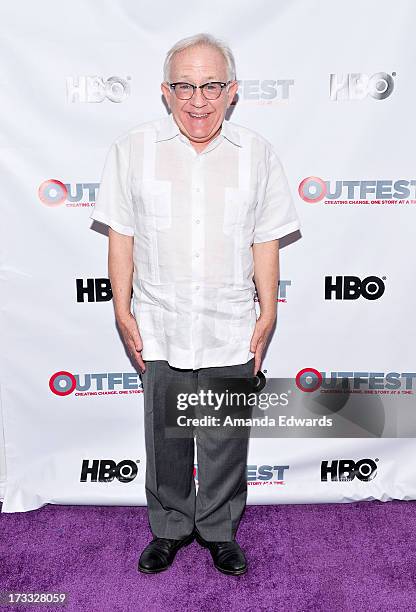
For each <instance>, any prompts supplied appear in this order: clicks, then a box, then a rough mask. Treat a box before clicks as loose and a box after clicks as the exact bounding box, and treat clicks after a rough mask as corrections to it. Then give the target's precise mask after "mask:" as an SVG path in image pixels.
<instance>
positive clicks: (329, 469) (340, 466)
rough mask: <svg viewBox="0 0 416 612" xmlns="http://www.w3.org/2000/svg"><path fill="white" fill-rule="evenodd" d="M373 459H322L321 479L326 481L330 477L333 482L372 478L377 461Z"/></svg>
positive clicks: (366, 480)
mask: <svg viewBox="0 0 416 612" xmlns="http://www.w3.org/2000/svg"><path fill="white" fill-rule="evenodd" d="M376 461H378V459H376V460H375V461H374V460H373V459H360V461H357V462H355V461H354V460H353V459H339V460H334V461H322V463H321V480H322V482H327V481H328V478H329V477H330V478H331V480H332V481H333V482H337V481H351V480H354V478H358V480H361V481H362V482H368V481H369V480H373V478H374V477H375V475H376V473H377V463H376Z"/></svg>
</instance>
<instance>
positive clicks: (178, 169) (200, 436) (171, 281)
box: [91, 34, 300, 575]
mask: <svg viewBox="0 0 416 612" xmlns="http://www.w3.org/2000/svg"><path fill="white" fill-rule="evenodd" d="M237 89H238V83H237V81H236V73H235V62H234V57H233V54H232V52H231V50H230V49H229V47H228V46H227V45H226V44H224V43H223V42H222V41H220V40H218V39H216V38H214V37H213V36H211V35H209V34H198V35H196V36H193V37H189V38H186V39H183V40H181V41H179V42H178V43H176V44H175V45H174V47H172V49H170V51H169V52H168V54H167V56H166V59H165V64H164V81H163V83H162V84H161V90H162V93H163V96H164V98H165V100H166V103H167V105H168V107H169V109H170V111H171V114H169V115H168V116H166V117H163V118H160V119H156V120H154V121H150V122H146V123H143V124H140V125H138V126H136V127H133V128H132V129H130V130H129V131H128V132H126V133H124V134H123V135H121V136H119V137H118V138H117V139H116V140H115V141H114V142H113V144H112V145H111V147H110V149H109V152H108V154H107V158H106V162H105V166H104V170H103V173H102V177H101V184H100V189H99V193H98V198H97V202H96V205H95V209H94V211H93V213H92V214H91V218H93V219H96V220H97V221H100V222H102V223H105V224H107V225H108V226H109V228H110V229H109V276H110V281H111V286H112V290H113V301H114V308H115V315H116V321H117V324H118V326H119V329H120V331H121V334H122V336H123V339H124V342H125V344H126V347H127V348H128V350H129V352H130V354H131V356H132V358H133V359H134V362H135V364H136V365H137V366H138V367H139V368H140V372H141V377H142V382H143V391H144V421H145V442H146V483H145V487H146V499H147V506H148V516H149V523H150V527H151V530H152V533H153V539H152V540H151V542H150V543H149V544H148V546H147V547H146V548H145V550H144V551H143V552H142V554H141V556H140V559H139V564H138V569H139V570H140V571H141V572H145V573H155V572H160V571H162V570H165V569H167V568H168V567H169V566H170V565H171V564H172V562H173V560H174V558H175V555H176V552H177V551H178V550H179V549H180V548H181V547H182V546H184V545H186V544H188V543H189V542H191V541H192V540H193V539H194V538H196V539H197V541H198V542H199V543H200V544H201V545H202V546H205V547H206V548H208V549H209V551H210V553H211V556H212V559H213V562H214V566H215V567H216V568H217V569H218V570H220V571H222V572H224V573H226V574H231V575H237V574H242V573H244V572H245V571H246V569H247V562H246V558H245V555H244V553H243V551H242V550H241V548H240V546H239V545H238V543H237V542H236V540H235V536H236V531H237V528H238V525H239V522H240V518H241V516H242V513H243V511H244V508H245V504H246V498H247V477H246V463H247V449H248V436H244V435H241V436H234V437H232V436H227V434H224V432H223V433H222V434H216V433H215V431H213V430H214V429H215V428H211V429H209V428H205V429H204V428H203V427H198V426H196V427H195V431H194V434H195V436H196V445H197V458H198V490H197V491H196V485H195V479H194V476H193V469H194V439H193V437H191V436H188V437H177V438H174V437H167V436H166V435H165V433H166V432H165V418H166V410H165V409H166V390H167V388H168V386H169V385H170V384H172V383H180V382H183V383H184V384H185V383H186V384H187V385H188V387H189V386H190V388H193V389H195V390H197V389H198V388H199V386H200V385H201V384H202V383H203V380H206V377H207V376H209V375H214V376H218V377H222V376H225V377H240V378H247V377H251V376H254V375H255V374H256V373H257V372H258V370H259V368H260V365H261V361H262V353H263V349H264V347H265V344H266V341H267V339H268V337H269V335H270V332H271V330H272V327H273V325H274V323H275V320H276V295H277V283H278V273H279V269H278V261H279V259H278V256H279V250H278V249H279V240H278V239H279V238H281V237H282V236H284V235H286V234H288V233H290V232H293V231H295V230H297V229H298V228H299V227H300V223H299V219H298V216H297V214H296V210H295V207H294V204H293V200H292V198H291V194H290V190H289V187H288V184H287V179H286V176H285V173H284V170H283V166H282V164H281V162H280V160H279V158H278V156H277V154H276V153H275V151H274V150H273V148H272V146H271V144H270V143H269V142H268V141H267V140H266V139H265V138H263V137H262V136H261V135H259V134H258V133H256V132H254V131H252V130H250V129H248V128H246V127H242V126H240V125H238V124H235V123H233V122H231V121H228V120H226V119H225V113H226V111H227V109H228V108H229V107H230V105H231V103H232V101H233V99H234V97H235V94H236V92H237ZM253 280H254V282H253ZM254 283H255V285H254ZM132 288H133V307H132V310H133V314H132V312H131V309H130V306H131V292H132ZM255 289H257V294H258V298H259V305H260V316H259V318H257V317H256V311H255V306H254V299H253V298H254V294H255Z"/></svg>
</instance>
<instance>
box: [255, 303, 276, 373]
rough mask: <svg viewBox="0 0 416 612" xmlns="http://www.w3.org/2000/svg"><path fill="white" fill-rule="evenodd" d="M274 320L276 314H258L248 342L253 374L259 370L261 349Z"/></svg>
mask: <svg viewBox="0 0 416 612" xmlns="http://www.w3.org/2000/svg"><path fill="white" fill-rule="evenodd" d="M275 321H276V315H274V316H273V315H271V316H270V315H260V316H259V318H258V319H257V323H256V327H255V328H254V332H253V336H252V338H251V342H250V351H251V352H252V353H254V372H253V376H255V375H256V374H257V372H258V371H259V370H260V366H261V361H262V357H263V350H264V347H265V345H266V342H267V339H268V337H269V335H270V332H271V331H272V328H273V325H274V323H275Z"/></svg>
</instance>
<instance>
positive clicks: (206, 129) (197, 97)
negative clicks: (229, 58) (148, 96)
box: [161, 45, 238, 151]
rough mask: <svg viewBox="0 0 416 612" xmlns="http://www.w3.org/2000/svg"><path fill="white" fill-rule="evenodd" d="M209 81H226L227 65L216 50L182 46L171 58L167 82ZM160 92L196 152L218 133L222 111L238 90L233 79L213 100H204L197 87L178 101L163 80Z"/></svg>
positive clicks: (195, 82)
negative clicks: (185, 97)
mask: <svg viewBox="0 0 416 612" xmlns="http://www.w3.org/2000/svg"><path fill="white" fill-rule="evenodd" d="M209 81H220V82H222V83H225V82H226V81H227V65H226V63H225V59H224V58H223V56H222V54H221V52H220V51H218V49H215V48H213V47H210V46H202V45H198V46H194V47H189V48H187V49H183V50H182V51H179V52H178V53H175V55H174V56H173V58H172V62H171V72H170V82H171V83H177V82H185V83H191V84H192V85H203V84H204V83H207V82H209ZM161 89H162V93H163V95H164V96H165V98H166V101H167V103H168V106H169V108H170V110H171V111H172V115H173V118H174V119H175V121H176V123H177V125H178V127H179V129H180V131H181V132H182V133H183V134H185V136H187V137H188V138H189V140H190V141H191V143H192V145H193V146H194V147H195V149H196V150H197V151H201V150H202V149H204V148H205V147H206V146H207V144H208V143H209V142H210V141H211V140H212V139H213V138H215V136H217V134H218V133H219V130H220V128H221V124H222V122H223V119H224V116H225V112H226V110H227V108H228V107H229V106H230V104H231V102H232V101H233V98H234V96H235V94H236V92H237V89H238V83H237V81H232V83H230V85H228V92H227V91H226V88H224V89H223V91H222V93H221V95H220V96H219V98H217V99H216V100H207V99H206V98H204V95H203V93H202V91H201V90H200V89H197V90H195V93H194V95H193V96H192V98H190V99H189V100H180V99H179V98H177V97H176V94H175V92H174V91H172V90H171V89H170V88H169V86H168V85H167V84H166V83H165V82H163V83H162V84H161Z"/></svg>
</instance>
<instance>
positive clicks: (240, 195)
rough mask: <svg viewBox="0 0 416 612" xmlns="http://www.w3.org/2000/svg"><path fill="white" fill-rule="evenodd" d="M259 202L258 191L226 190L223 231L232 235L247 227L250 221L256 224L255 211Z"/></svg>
mask: <svg viewBox="0 0 416 612" xmlns="http://www.w3.org/2000/svg"><path fill="white" fill-rule="evenodd" d="M256 202H257V189H254V188H252V187H250V188H244V189H235V188H232V187H226V188H225V204H224V220H223V226H222V230H223V232H224V234H227V235H231V234H233V233H234V232H235V230H236V229H239V228H243V227H247V225H248V224H250V219H251V220H252V222H253V223H254V209H255V206H256Z"/></svg>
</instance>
